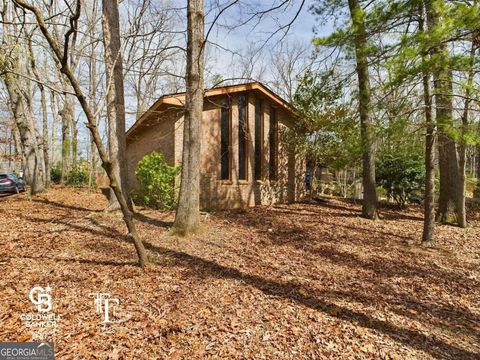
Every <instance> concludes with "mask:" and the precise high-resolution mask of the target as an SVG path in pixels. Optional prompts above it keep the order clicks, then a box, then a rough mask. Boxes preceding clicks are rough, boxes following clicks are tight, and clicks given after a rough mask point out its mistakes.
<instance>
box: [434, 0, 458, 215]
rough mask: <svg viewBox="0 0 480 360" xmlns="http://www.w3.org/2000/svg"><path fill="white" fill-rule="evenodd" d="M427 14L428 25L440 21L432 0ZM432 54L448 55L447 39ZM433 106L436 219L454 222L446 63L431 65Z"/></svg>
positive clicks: (455, 179) (449, 76)
mask: <svg viewBox="0 0 480 360" xmlns="http://www.w3.org/2000/svg"><path fill="white" fill-rule="evenodd" d="M426 13H427V21H428V25H429V28H434V27H436V26H438V25H439V24H441V22H442V19H441V17H440V15H439V14H438V12H437V7H436V6H434V5H433V1H432V0H428V1H426ZM431 53H432V54H433V55H436V56H441V57H444V58H446V57H448V47H447V43H446V42H439V44H437V45H436V46H434V47H433V49H432V51H431ZM433 78H434V88H435V100H436V101H435V105H436V115H437V128H438V155H439V168H440V197H439V199H438V211H437V220H438V221H440V222H441V223H455V222H457V221H458V219H457V211H458V209H457V203H458V201H457V198H458V191H459V189H458V183H459V179H458V158H457V149H456V145H455V141H454V140H453V139H452V137H451V136H450V135H449V131H450V130H451V129H452V128H453V121H452V117H453V116H452V115H453V103H452V92H453V87H452V86H453V85H452V71H451V70H450V69H449V68H448V66H447V65H444V66H442V67H434V68H433Z"/></svg>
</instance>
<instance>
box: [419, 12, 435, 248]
mask: <svg viewBox="0 0 480 360" xmlns="http://www.w3.org/2000/svg"><path fill="white" fill-rule="evenodd" d="M423 29H424V26H423V19H422V20H420V31H423ZM424 56H425V55H424ZM424 69H425V70H423V76H422V80H423V101H424V104H425V128H426V133H425V201H424V219H423V234H422V243H423V244H424V245H426V246H431V245H433V244H434V243H435V124H434V122H433V117H432V98H431V96H430V74H429V73H428V71H427V70H426V67H424Z"/></svg>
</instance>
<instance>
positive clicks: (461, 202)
mask: <svg viewBox="0 0 480 360" xmlns="http://www.w3.org/2000/svg"><path fill="white" fill-rule="evenodd" d="M474 61H475V43H474V41H473V40H472V47H471V49H470V59H469V70H468V79H467V89H466V91H465V105H464V108H463V115H462V138H461V140H460V144H459V146H458V185H459V188H458V199H457V202H458V203H457V214H458V226H460V227H462V228H465V227H467V215H466V209H465V190H466V176H465V161H466V152H467V144H466V140H465V136H466V135H467V131H468V123H469V119H468V115H469V112H470V95H471V88H472V86H473V77H474V75H475V71H474V70H475V69H474Z"/></svg>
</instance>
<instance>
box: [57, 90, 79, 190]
mask: <svg viewBox="0 0 480 360" xmlns="http://www.w3.org/2000/svg"><path fill="white" fill-rule="evenodd" d="M64 87H66V84H64ZM74 107H75V104H74V103H73V97H72V96H71V95H68V94H66V93H65V98H64V102H63V108H62V109H61V110H60V111H59V112H58V113H59V115H60V117H61V118H62V173H61V182H62V184H64V183H65V182H66V181H67V176H68V173H69V172H70V170H71V168H72V143H71V142H72V139H71V124H72V123H73V116H74Z"/></svg>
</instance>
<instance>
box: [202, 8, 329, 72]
mask: <svg viewBox="0 0 480 360" xmlns="http://www.w3.org/2000/svg"><path fill="white" fill-rule="evenodd" d="M212 1H213V0H211V1H210V2H212ZM279 2H280V1H278V0H277V1H273V0H270V1H268V0H267V1H245V2H244V4H248V5H247V6H240V7H232V9H231V11H229V12H228V13H226V14H224V15H223V16H222V17H221V18H220V19H219V20H218V26H216V27H215V28H214V29H213V30H212V32H211V34H210V36H209V40H210V41H211V42H212V43H215V44H218V45H220V46H210V49H209V51H208V53H207V72H212V73H219V74H223V75H226V74H229V73H231V72H232V71H234V70H235V69H234V68H232V62H233V63H235V60H237V61H238V57H239V56H240V57H241V56H242V55H244V54H245V52H248V51H249V49H251V48H262V50H261V53H260V54H258V57H259V58H261V57H263V58H264V60H266V61H268V57H269V52H271V51H273V50H276V49H278V47H282V46H284V45H285V43H286V42H290V43H300V44H303V45H305V46H311V40H312V38H313V36H314V32H313V28H314V26H315V25H316V21H315V17H314V15H312V14H311V13H310V11H309V8H310V6H311V5H312V4H313V3H315V1H312V0H310V1H308V0H307V1H305V3H304V4H303V6H302V7H301V10H300V13H299V14H298V16H297V18H296V19H295V20H294V18H295V16H296V14H297V11H298V10H299V9H300V6H301V3H302V1H300V0H292V1H290V2H289V4H288V5H287V6H286V7H284V8H282V9H281V10H280V11H276V12H272V13H269V14H268V15H267V16H265V17H264V18H263V19H261V21H257V19H258V18H255V19H253V20H251V21H250V22H249V23H247V24H245V25H241V26H238V25H239V22H241V21H242V20H244V19H246V18H248V17H249V16H250V15H251V14H252V13H253V12H254V11H255V10H262V9H268V8H271V6H272V4H278V3H279ZM255 3H257V4H255ZM208 6H209V1H207V9H208ZM250 6H251V7H250ZM257 6H258V8H257ZM211 21H212V14H210V16H208V17H207V21H206V22H207V25H206V29H207V30H208V28H209V24H210V23H211ZM292 21H293V23H292V25H291V27H290V29H289V30H288V33H287V34H286V35H285V32H284V31H279V32H278V33H277V34H276V35H275V36H273V37H272V38H271V39H270V40H269V41H268V42H267V43H266V44H265V40H266V39H269V37H270V36H271V35H272V34H273V33H274V32H275V31H277V30H279V28H281V27H282V26H285V25H287V24H289V23H290V22H292ZM231 27H233V29H232V28H231ZM319 30H320V32H319V33H320V34H326V33H328V31H330V29H328V28H327V27H326V28H321V29H319ZM225 49H228V50H225ZM232 51H233V52H236V53H239V54H240V55H236V54H232V53H231V52H232ZM235 57H236V59H235ZM209 67H211V69H210V68H209ZM267 69H268V67H267ZM267 71H268V70H267ZM207 77H208V74H207ZM267 77H268V74H267Z"/></svg>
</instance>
